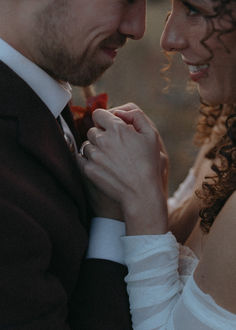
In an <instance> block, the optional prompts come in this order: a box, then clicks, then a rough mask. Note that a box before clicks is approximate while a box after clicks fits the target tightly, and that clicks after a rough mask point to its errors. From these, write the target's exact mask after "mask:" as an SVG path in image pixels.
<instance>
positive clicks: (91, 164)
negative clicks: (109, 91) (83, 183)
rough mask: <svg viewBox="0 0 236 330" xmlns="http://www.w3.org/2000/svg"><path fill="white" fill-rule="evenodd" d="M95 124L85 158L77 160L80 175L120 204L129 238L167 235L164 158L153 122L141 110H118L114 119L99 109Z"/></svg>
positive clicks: (90, 133)
mask: <svg viewBox="0 0 236 330" xmlns="http://www.w3.org/2000/svg"><path fill="white" fill-rule="evenodd" d="M93 120H94V123H95V125H96V127H94V128H91V129H90V130H89V132H88V140H89V141H90V144H88V145H86V147H85V150H84V153H85V156H86V158H84V157H80V158H79V164H80V166H81V169H82V171H83V172H84V173H85V174H86V175H87V176H88V178H89V179H90V180H91V181H92V182H93V183H94V184H95V185H97V186H98V187H99V188H100V189H101V190H103V191H104V192H105V193H106V194H107V195H108V196H111V198H112V199H114V200H116V201H117V202H118V203H120V205H121V207H122V210H123V212H124V216H125V220H126V222H127V232H128V234H132V235H134V234H159V233H164V232H166V228H167V210H166V198H165V193H164V189H163V176H162V174H163V171H165V169H166V158H165V156H163V155H162V153H161V149H162V143H161V141H160V137H159V134H158V131H157V130H156V128H155V127H154V125H153V123H152V122H151V121H150V120H149V119H148V118H147V117H146V116H145V115H144V113H143V112H142V111H141V110H140V109H133V110H130V111H122V110H119V109H118V110H116V111H115V115H113V114H112V113H109V112H107V111H104V110H100V109H98V110H96V111H95V112H94V114H93Z"/></svg>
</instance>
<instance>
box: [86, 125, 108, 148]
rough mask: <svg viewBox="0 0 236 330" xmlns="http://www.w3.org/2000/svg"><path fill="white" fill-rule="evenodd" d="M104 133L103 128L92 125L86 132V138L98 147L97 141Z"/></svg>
mask: <svg viewBox="0 0 236 330" xmlns="http://www.w3.org/2000/svg"><path fill="white" fill-rule="evenodd" d="M104 133H105V131H104V130H102V129H100V128H98V127H92V128H90V129H89V130H88V132H87V138H88V140H89V141H90V142H91V143H92V144H93V145H96V146H98V147H99V145H100V143H99V141H100V140H101V139H102V138H103V135H104Z"/></svg>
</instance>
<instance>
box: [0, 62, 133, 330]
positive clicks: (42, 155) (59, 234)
mask: <svg viewBox="0 0 236 330" xmlns="http://www.w3.org/2000/svg"><path fill="white" fill-rule="evenodd" d="M65 119H66V120H67V122H68V124H69V125H70V127H71V129H73V128H72V126H71V125H72V122H70V121H71V115H70V113H67V118H66V117H65ZM78 144H79V142H78ZM87 212H88V207H87V206H86V200H85V194H84V192H83V187H82V180H81V177H80V173H79V171H78V169H77V166H76V162H75V160H74V158H73V156H72V154H71V153H70V151H69V149H68V147H67V145H66V143H65V141H64V138H63V134H62V132H61V129H60V126H59V125H58V123H57V121H56V120H55V118H54V117H53V115H52V114H51V112H50V111H49V109H48V108H47V107H46V106H45V104H44V103H43V102H42V101H41V100H40V99H39V97H38V96H37V95H36V94H35V93H34V92H33V91H32V89H31V88H30V87H29V86H28V85H27V84H26V83H25V82H24V81H23V80H22V79H20V78H19V77H18V76H17V75H16V74H15V73H14V72H13V71H12V70H10V69H9V68H8V67H7V66H6V65H5V64H3V63H2V62H0V330H3V329H12V330H13V329H20V330H65V329H66V330H68V329H76V330H86V329H91V330H96V329H99V330H116V329H117V330H127V329H131V326H130V316H129V307H128V300H127V295H126V291H125V285H124V282H123V278H124V276H125V273H126V269H125V268H124V267H123V266H121V265H119V264H117V263H114V262H110V261H105V260H93V259H90V260H87V261H86V260H84V254H85V251H86V247H87V244H88V235H87V229H88V220H87V219H88V216H87Z"/></svg>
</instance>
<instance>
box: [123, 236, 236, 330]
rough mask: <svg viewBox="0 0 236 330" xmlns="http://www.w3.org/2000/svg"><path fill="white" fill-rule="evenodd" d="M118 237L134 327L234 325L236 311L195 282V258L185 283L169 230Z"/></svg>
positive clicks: (205, 329)
mask: <svg viewBox="0 0 236 330" xmlns="http://www.w3.org/2000/svg"><path fill="white" fill-rule="evenodd" d="M121 240H122V244H123V248H124V257H125V263H126V265H127V266H128V271H129V272H128V275H127V276H126V279H125V280H126V283H127V290H128V294H129V299H130V309H131V315H132V322H133V329H134V330H156V329H161V330H164V329H165V330H190V329H191V330H200V329H201V330H213V329H214V330H217V329H218V330H222V329H224V330H233V329H236V315H234V314H232V313H230V312H228V311H226V310H224V309H223V308H221V307H220V306H218V305H217V304H216V303H215V302H214V300H213V299H212V298H211V297H210V296H209V295H206V294H204V293H203V292H202V291H201V290H200V289H199V288H198V286H197V285H196V283H195V281H194V279H193V275H192V272H193V270H194V268H195V267H196V264H197V263H196V260H195V265H194V266H193V267H192V269H191V275H188V279H187V283H186V285H185V282H186V273H185V274H184V275H185V280H184V281H183V280H182V278H181V276H180V274H179V250H180V249H179V244H178V243H177V241H176V239H175V237H174V236H173V235H172V234H171V233H170V232H169V233H167V234H165V235H150V236H149V235H145V236H125V237H122V238H121ZM188 258H189V256H188ZM190 268H191V267H190ZM223 324H224V326H222V325H223Z"/></svg>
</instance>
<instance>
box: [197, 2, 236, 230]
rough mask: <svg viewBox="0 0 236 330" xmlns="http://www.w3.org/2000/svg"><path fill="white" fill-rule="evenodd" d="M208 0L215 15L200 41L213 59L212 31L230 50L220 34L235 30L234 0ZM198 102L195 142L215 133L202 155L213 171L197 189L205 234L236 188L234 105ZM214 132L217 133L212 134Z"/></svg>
mask: <svg viewBox="0 0 236 330" xmlns="http://www.w3.org/2000/svg"><path fill="white" fill-rule="evenodd" d="M211 1H212V2H213V3H214V12H215V14H214V15H212V16H211V17H206V20H207V22H208V24H209V26H210V29H209V30H208V31H209V32H208V34H207V35H206V37H205V38H204V39H203V40H202V41H201V43H202V44H203V45H204V47H205V48H206V49H207V50H208V51H209V54H210V58H213V57H214V53H213V51H212V50H211V49H210V48H209V47H208V46H207V44H206V41H207V40H208V39H209V38H210V37H211V36H212V35H213V34H217V39H218V41H219V42H220V43H221V44H222V45H223V46H224V48H225V51H226V52H227V53H230V49H229V48H228V47H227V46H226V45H225V44H224V42H223V40H222V36H223V35H225V34H228V33H231V32H233V31H235V30H236V18H235V17H233V14H232V11H231V10H230V8H229V4H230V3H232V2H236V0H211ZM212 18H216V19H217V22H218V24H217V26H218V28H216V27H215V24H214V22H215V20H213V19H212ZM226 19H227V23H230V24H229V27H228V28H227V29H225V28H223V27H222V26H223V25H224V24H222V23H223V21H224V20H226ZM221 27H222V28H221ZM235 60H236V59H235ZM201 103H202V104H201V109H200V117H199V120H198V125H197V132H196V134H195V142H197V144H199V145H202V144H203V143H205V141H206V140H207V139H210V138H211V137H212V136H214V141H212V142H214V147H213V148H212V149H211V150H209V151H208V152H207V154H206V155H205V156H206V158H208V159H212V161H213V165H212V167H211V168H212V170H213V171H214V173H215V174H214V175H213V176H210V177H206V178H205V181H204V182H203V184H202V188H201V189H200V190H198V191H196V194H197V196H198V197H199V198H200V199H202V200H203V203H204V204H203V205H204V206H203V208H202V209H201V210H200V218H201V223H200V225H201V228H202V230H203V231H204V232H205V233H208V232H209V230H210V227H211V226H212V224H213V222H214V220H215V218H216V216H217V214H218V213H219V212H220V210H221V209H222V207H223V206H224V204H225V202H226V201H227V199H228V198H229V197H230V196H231V195H232V193H233V192H234V191H235V190H236V104H230V105H218V106H209V105H207V104H205V103H204V102H203V101H201ZM213 132H214V133H217V134H213Z"/></svg>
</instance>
